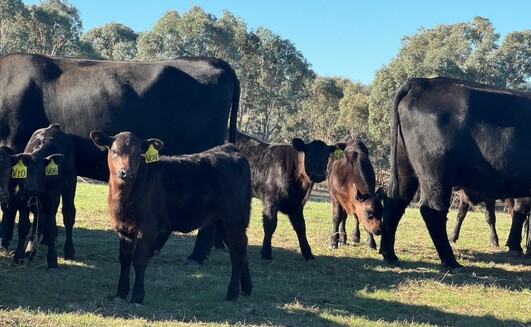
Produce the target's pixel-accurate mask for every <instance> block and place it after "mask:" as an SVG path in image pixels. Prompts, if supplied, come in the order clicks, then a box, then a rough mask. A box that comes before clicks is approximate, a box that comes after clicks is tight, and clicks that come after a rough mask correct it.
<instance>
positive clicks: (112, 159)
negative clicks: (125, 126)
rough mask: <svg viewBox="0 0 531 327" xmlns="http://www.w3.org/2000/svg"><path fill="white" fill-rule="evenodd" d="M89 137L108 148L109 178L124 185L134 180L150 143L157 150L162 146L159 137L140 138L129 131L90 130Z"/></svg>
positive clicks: (102, 146)
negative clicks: (112, 133)
mask: <svg viewBox="0 0 531 327" xmlns="http://www.w3.org/2000/svg"><path fill="white" fill-rule="evenodd" d="M90 138H91V139H92V141H93V142H94V144H96V145H97V146H98V147H100V148H102V149H107V150H108V154H107V163H108V165H109V172H110V180H111V181H113V182H115V183H118V184H124V185H125V184H130V183H132V182H134V181H135V179H136V176H137V173H138V168H139V167H140V164H141V162H142V161H145V153H146V151H147V150H148V148H149V146H150V145H152V146H153V148H154V149H155V150H157V151H158V150H160V149H162V147H163V146H164V143H163V142H162V141H161V140H159V139H147V140H142V139H140V138H138V137H137V136H135V135H134V134H133V133H131V132H121V133H119V134H116V135H115V136H108V135H107V134H105V133H103V132H101V131H92V132H90Z"/></svg>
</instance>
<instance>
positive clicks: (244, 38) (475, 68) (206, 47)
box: [0, 0, 531, 166]
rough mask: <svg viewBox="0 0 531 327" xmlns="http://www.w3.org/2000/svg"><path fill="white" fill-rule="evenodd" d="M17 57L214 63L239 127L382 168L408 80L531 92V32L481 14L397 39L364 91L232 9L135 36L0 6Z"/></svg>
mask: <svg viewBox="0 0 531 327" xmlns="http://www.w3.org/2000/svg"><path fill="white" fill-rule="evenodd" d="M19 51H22V52H33V53H42V54H47V55H60V56H72V57H87V58H93V59H101V60H136V61H159V60H170V59H173V58H176V57H179V56H214V57H220V58H222V59H224V60H226V61H227V62H228V63H230V64H231V65H232V67H233V68H234V69H235V70H236V73H237V75H238V78H239V79H240V82H241V86H242V90H241V98H240V110H239V115H238V127H239V128H240V129H242V130H243V131H246V132H248V133H251V134H253V135H256V136H258V137H260V138H261V139H262V140H264V141H268V142H289V141H290V140H291V138H293V137H302V138H305V139H306V140H311V139H322V140H324V141H326V142H330V143H332V142H337V141H339V140H341V139H342V138H343V137H344V136H345V135H347V134H351V135H354V136H356V137H358V138H360V139H362V140H363V141H364V142H365V143H366V144H367V145H368V147H369V149H370V151H371V156H372V160H373V163H377V164H378V165H381V166H386V165H388V152H389V150H388V149H389V141H390V139H389V135H390V120H391V119H390V110H391V105H392V101H393V98H394V92H395V91H396V89H397V88H398V87H399V86H400V85H401V84H402V83H403V82H404V81H405V80H406V79H407V78H409V77H434V76H447V77H454V78H460V79H466V80H471V81H476V82H481V83H487V84H492V85H497V86H501V87H507V88H512V89H519V90H530V89H531V84H530V81H531V30H523V31H512V32H510V33H508V34H507V35H505V37H504V38H503V40H501V39H500V35H499V34H498V33H496V30H495V28H494V26H493V25H492V23H491V22H490V21H489V20H488V19H486V18H483V17H474V18H473V19H472V21H470V22H459V23H455V24H450V25H437V26H435V27H433V28H422V27H421V28H419V30H418V31H417V32H416V33H415V34H413V35H409V36H404V37H403V39H402V46H401V48H400V49H399V50H398V52H397V54H396V56H395V57H394V58H392V59H391V60H390V61H389V62H388V63H387V64H385V65H383V66H382V67H381V68H380V69H378V70H377V71H376V72H375V77H374V80H373V82H372V84H371V85H363V84H361V83H358V82H354V81H352V80H350V79H346V78H340V77H325V76H318V75H317V74H315V72H314V71H313V70H312V68H311V63H310V62H308V60H307V59H306V58H305V57H304V55H303V53H301V52H300V51H299V50H298V49H297V48H296V46H295V45H294V44H293V43H292V42H291V41H290V40H287V39H284V38H282V37H281V36H279V35H277V34H275V33H274V31H271V30H269V29H267V28H265V27H259V28H257V29H256V30H250V29H249V28H248V27H247V24H246V22H245V21H244V20H243V19H242V18H240V17H236V16H234V14H232V13H231V12H230V11H224V12H223V13H222V15H221V17H215V16H214V15H212V14H210V13H207V12H205V11H204V10H203V9H202V8H201V7H200V6H193V7H191V8H190V9H189V10H188V11H187V12H183V13H179V12H177V11H176V10H170V11H168V12H166V13H164V14H163V15H162V16H161V17H160V19H158V20H157V21H156V22H154V24H153V26H152V27H151V29H149V30H147V31H143V32H140V33H136V32H135V31H133V30H132V29H131V28H129V27H127V26H125V25H123V24H121V23H118V22H109V23H107V24H105V25H103V26H98V27H94V28H92V29H90V30H88V31H86V32H84V33H83V28H82V21H81V18H80V16H79V12H78V10H77V9H76V8H75V7H74V6H72V5H71V4H69V3H68V1H67V0H43V1H41V2H40V3H39V4H36V5H28V6H26V5H24V3H23V2H22V0H0V55H5V54H7V53H10V52H19ZM367 55H370V54H367Z"/></svg>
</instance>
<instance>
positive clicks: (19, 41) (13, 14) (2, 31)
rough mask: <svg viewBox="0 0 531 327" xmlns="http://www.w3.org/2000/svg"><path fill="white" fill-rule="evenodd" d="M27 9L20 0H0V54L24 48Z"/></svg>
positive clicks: (26, 36)
mask: <svg viewBox="0 0 531 327" xmlns="http://www.w3.org/2000/svg"><path fill="white" fill-rule="evenodd" d="M27 17H28V10H27V9H26V7H25V6H24V3H23V2H22V0H0V56H3V55H5V54H7V53H10V52H18V51H22V50H24V49H25V48H26V46H27V43H26V40H27V38H28V31H27V29H26V28H24V21H25V20H26V19H27Z"/></svg>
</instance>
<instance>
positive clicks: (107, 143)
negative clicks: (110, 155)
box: [90, 131, 114, 150]
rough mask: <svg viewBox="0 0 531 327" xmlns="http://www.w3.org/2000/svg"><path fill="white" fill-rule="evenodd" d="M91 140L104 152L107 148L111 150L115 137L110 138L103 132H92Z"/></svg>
mask: <svg viewBox="0 0 531 327" xmlns="http://www.w3.org/2000/svg"><path fill="white" fill-rule="evenodd" d="M90 138H91V139H92V142H94V144H96V145H97V146H98V147H99V148H100V149H102V150H105V148H110V147H111V144H112V142H114V137H112V136H108V135H107V134H105V133H103V132H102V131H92V132H90Z"/></svg>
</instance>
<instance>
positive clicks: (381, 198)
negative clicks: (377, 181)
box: [375, 187, 387, 202]
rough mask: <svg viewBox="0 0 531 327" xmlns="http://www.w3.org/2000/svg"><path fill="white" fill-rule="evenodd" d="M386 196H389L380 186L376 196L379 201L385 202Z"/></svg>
mask: <svg viewBox="0 0 531 327" xmlns="http://www.w3.org/2000/svg"><path fill="white" fill-rule="evenodd" d="M386 196H387V195H386V194H385V191H384V189H383V187H378V188H377V189H376V194H375V197H376V199H377V200H378V201H380V202H384V201H385V197H386Z"/></svg>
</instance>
